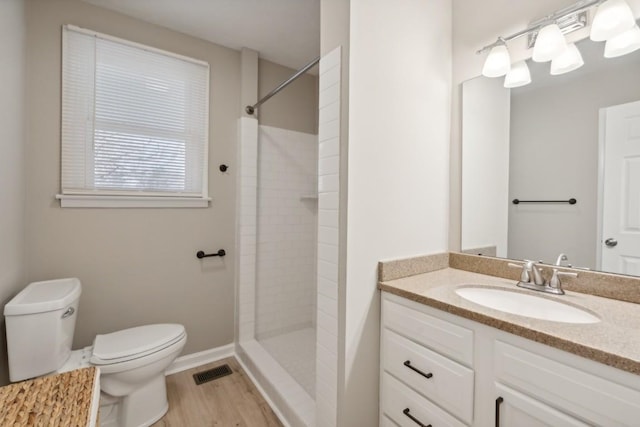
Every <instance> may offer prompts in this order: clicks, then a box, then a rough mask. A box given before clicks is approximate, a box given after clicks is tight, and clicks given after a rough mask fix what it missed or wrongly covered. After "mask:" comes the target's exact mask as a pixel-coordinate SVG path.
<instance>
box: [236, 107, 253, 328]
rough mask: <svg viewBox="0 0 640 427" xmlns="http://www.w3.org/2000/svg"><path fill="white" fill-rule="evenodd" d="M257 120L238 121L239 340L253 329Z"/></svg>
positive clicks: (237, 275) (237, 271) (237, 237)
mask: <svg viewBox="0 0 640 427" xmlns="http://www.w3.org/2000/svg"><path fill="white" fill-rule="evenodd" d="M257 140H258V121H257V120H256V119H253V118H241V119H240V120H239V121H238V142H239V143H238V160H239V161H238V170H237V174H238V179H237V186H238V187H237V192H238V193H237V194H238V199H237V200H238V213H239V214H238V219H237V222H238V223H237V226H236V230H237V236H236V242H238V246H237V252H238V254H237V256H236V280H237V284H236V286H237V289H238V319H237V324H238V330H237V334H238V340H239V341H246V340H250V339H253V337H254V331H255V291H254V290H255V277H256V250H257V244H256V231H257V228H256V225H257V223H256V212H257V206H258V201H257V198H256V195H257V192H256V184H257V176H258V163H257V160H258V156H257V149H258V146H257Z"/></svg>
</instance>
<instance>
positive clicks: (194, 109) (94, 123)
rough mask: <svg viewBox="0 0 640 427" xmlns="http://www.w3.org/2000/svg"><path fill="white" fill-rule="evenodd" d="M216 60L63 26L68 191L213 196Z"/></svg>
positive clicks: (63, 158)
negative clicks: (210, 153)
mask: <svg viewBox="0 0 640 427" xmlns="http://www.w3.org/2000/svg"><path fill="white" fill-rule="evenodd" d="M208 85H209V65H208V64H207V63H204V62H201V61H197V60H193V59H190V58H185V57H181V56H178V55H174V54H171V53H168V52H163V51H160V50H157V49H154V48H149V47H146V46H142V45H139V44H135V43H131V42H127V41H124V40H120V39H116V38H114V37H110V36H106V35H103V34H98V33H93V32H90V31H87V30H84V29H80V28H77V27H73V26H64V28H63V65H62V156H61V164H62V193H63V195H94V196H95V195H105V196H114V195H120V196H173V197H175V196H179V197H189V198H193V197H197V198H206V197H207V145H208V116H209V113H208V103H209V87H208Z"/></svg>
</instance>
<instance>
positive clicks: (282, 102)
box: [258, 57, 318, 134]
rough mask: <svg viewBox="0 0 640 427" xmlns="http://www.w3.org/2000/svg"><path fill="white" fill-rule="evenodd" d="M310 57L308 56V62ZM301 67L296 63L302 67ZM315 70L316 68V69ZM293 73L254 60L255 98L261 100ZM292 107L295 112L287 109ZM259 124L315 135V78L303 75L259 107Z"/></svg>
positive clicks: (316, 118) (310, 75)
mask: <svg viewBox="0 0 640 427" xmlns="http://www.w3.org/2000/svg"><path fill="white" fill-rule="evenodd" d="M312 59H313V58H312V57H310V58H309V61H311V60H312ZM304 65H305V64H300V67H303V66H304ZM316 67H317V66H316ZM295 71H296V70H292V69H291V68H288V67H284V66H282V65H278V64H276V63H273V62H270V61H267V60H264V59H260V60H259V61H258V73H259V75H258V98H259V99H260V98H262V97H263V96H265V95H266V94H268V93H269V92H271V91H272V90H273V89H275V88H276V87H278V85H280V83H282V82H283V81H285V80H287V79H288V78H289V77H291V76H292V75H293V74H294V73H295ZM292 104H295V105H297V106H298V108H296V109H295V110H293V109H291V108H287V106H289V105H292ZM258 121H259V122H260V124H261V125H266V126H273V127H277V128H283V129H290V130H295V131H298V132H305V133H313V134H317V133H318V76H315V75H312V74H309V73H306V74H304V75H303V76H300V77H299V78H298V79H297V80H295V81H294V82H293V83H291V84H289V86H287V87H286V88H284V89H283V90H282V91H280V92H279V93H278V94H277V95H276V96H274V97H273V98H271V99H270V100H268V101H267V102H265V103H264V104H262V106H260V108H259V109H258Z"/></svg>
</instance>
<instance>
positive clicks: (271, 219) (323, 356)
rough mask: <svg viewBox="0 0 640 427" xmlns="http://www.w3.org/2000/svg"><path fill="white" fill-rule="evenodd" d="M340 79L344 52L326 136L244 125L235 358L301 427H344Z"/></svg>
mask: <svg viewBox="0 0 640 427" xmlns="http://www.w3.org/2000/svg"><path fill="white" fill-rule="evenodd" d="M340 79H341V49H340V48H336V49H335V50H334V51H332V52H330V53H329V54H327V55H325V56H324V57H322V59H321V60H320V73H319V117H318V135H310V134H304V133H300V132H294V131H290V130H284V129H278V128H273V127H267V126H260V125H259V124H258V121H257V120H256V119H254V118H251V117H243V118H241V119H240V120H239V122H238V159H239V163H238V180H237V185H238V188H237V194H238V199H237V210H238V216H237V224H236V230H237V242H238V247H237V250H238V256H237V263H236V277H237V300H236V311H237V313H236V315H237V323H236V327H237V330H236V337H237V339H236V354H237V356H238V360H239V361H240V363H241V364H242V365H243V366H244V367H245V369H246V371H247V373H248V374H249V375H250V376H251V377H252V378H253V379H254V382H255V383H256V384H257V385H258V387H259V388H260V389H261V391H262V392H263V394H264V395H265V397H266V398H267V400H268V401H269V402H270V404H271V406H272V408H274V410H275V411H276V413H277V414H278V416H279V417H280V418H281V419H283V420H286V421H287V423H288V424H290V425H292V426H307V427H313V426H316V425H318V426H320V425H321V426H327V427H329V426H334V425H336V415H337V410H336V408H337V395H338V372H337V366H338V263H339V261H338V253H339V220H338V218H339V203H338V200H339V164H340V111H341V108H340V103H341V91H340V89H341V83H340Z"/></svg>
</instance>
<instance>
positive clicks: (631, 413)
mask: <svg viewBox="0 0 640 427" xmlns="http://www.w3.org/2000/svg"><path fill="white" fill-rule="evenodd" d="M406 362H409V363H406ZM407 365H408V366H407ZM427 377H428V378H427ZM380 378H381V380H380V381H381V384H380V399H381V401H380V425H382V426H386V425H400V426H407V427H416V426H418V427H419V426H421V425H423V426H428V425H431V426H432V427H440V426H473V427H486V426H500V427H521V426H522V427H537V426H549V427H564V426H568V427H578V426H603V427H616V426H627V427H639V426H640V376H637V375H634V374H632V373H629V372H625V371H622V370H619V369H614V368H612V367H609V366H606V365H603V364H600V363H596V362H594V361H592V360H588V359H585V358H582V357H579V356H576V355H573V354H570V353H567V352H564V351H561V350H558V349H555V348H553V347H549V346H546V345H543V344H540V343H537V342H533V341H531V340H527V339H524V338H522V337H519V336H515V335H512V334H509V333H506V332H504V331H502V330H499V329H496V328H492V327H489V326H487V325H484V324H481V323H478V322H474V321H471V320H469V319H466V318H462V317H459V316H455V315H452V314H450V313H447V312H445V311H441V310H437V309H435V308H433V307H430V306H427V305H424V304H420V303H416V302H414V301H410V300H408V299H405V298H401V297H399V296H397V295H393V294H390V293H387V292H382V324H381V375H380ZM409 415H411V416H409Z"/></svg>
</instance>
